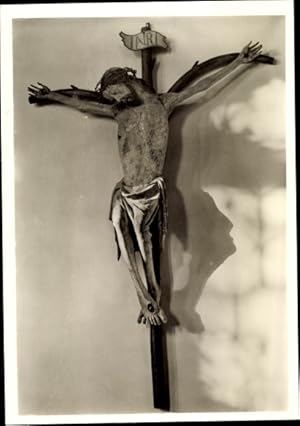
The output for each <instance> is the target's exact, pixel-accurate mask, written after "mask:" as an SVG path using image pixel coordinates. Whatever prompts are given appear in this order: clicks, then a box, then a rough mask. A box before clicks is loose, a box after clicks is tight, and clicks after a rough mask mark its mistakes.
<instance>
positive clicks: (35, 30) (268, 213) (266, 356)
mask: <svg viewBox="0 0 300 426" xmlns="http://www.w3.org/2000/svg"><path fill="white" fill-rule="evenodd" d="M148 21H149V22H151V24H152V28H153V29H154V30H157V31H159V32H161V33H163V34H164V35H165V36H166V37H167V39H168V40H169V42H170V51H168V52H164V53H161V54H159V55H158V56H157V61H158V62H159V66H158V67H157V87H158V91H166V90H168V88H169V87H170V86H171V85H172V84H173V83H174V81H175V80H176V79H177V78H178V77H179V76H181V75H182V74H183V73H184V72H185V71H186V70H187V69H189V68H190V67H191V66H192V65H193V63H194V62H195V61H196V60H199V62H201V61H204V60H206V59H209V58H211V57H214V56H217V55H220V54H224V53H230V52H237V51H239V50H240V49H241V48H242V47H243V46H244V45H245V44H246V43H247V42H248V41H250V40H253V41H256V40H258V41H260V42H262V43H263V45H264V47H265V51H267V52H270V54H273V55H275V56H276V57H277V58H279V63H278V64H277V65H276V66H260V67H257V68H256V69H255V70H253V71H251V72H249V73H248V74H245V75H244V76H243V77H241V78H239V79H238V80H237V81H236V82H234V83H233V84H232V85H231V86H230V87H228V88H227V89H226V90H224V91H223V92H222V93H221V94H220V95H218V97H217V98H216V99H214V100H212V101H210V102H209V103H208V104H207V105H205V106H203V107H201V108H200V107H198V106H197V103H196V98H195V99H194V101H195V102H194V103H192V102H189V105H188V106H185V107H184V108H180V109H178V111H177V112H176V113H175V114H174V115H173V116H172V117H171V120H170V141H169V150H168V156H167V162H166V168H165V176H166V180H167V183H168V194H169V211H170V214H169V222H170V225H169V234H168V240H167V247H166V251H165V253H164V257H163V260H162V286H163V289H164V290H163V291H164V295H165V301H164V303H165V305H166V309H167V310H170V309H171V312H172V316H174V317H176V318H177V323H178V324H177V325H176V321H175V320H174V321H170V325H169V333H168V356H169V363H170V385H171V401H172V409H173V410H174V411H189V410H190V411H215V410H217V411H219V410H231V409H234V410H239V409H246V410H248V409H249V410H255V409H282V408H285V407H286V383H287V382H286V364H287V359H286V352H285V350H284V348H285V346H286V324H285V321H284V318H285V310H284V305H285V303H284V298H285V276H284V256H282V255H281V251H280V250H281V249H282V247H284V246H283V241H284V235H285V233H284V223H285V218H284V209H285V206H284V197H285V191H284V186H285V154H284V150H283V144H282V142H284V141H282V139H280V138H277V139H276V138H275V139H274V140H270V138H268V136H269V134H268V133H267V132H266V133H263V132H261V133H260V134H259V136H260V137H258V138H256V139H255V138H253V134H251V131H252V130H251V126H250V125H249V126H248V125H247V124H245V123H244V124H243V118H242V117H237V119H236V120H235V121H234V122H233V121H232V122H230V120H231V119H232V114H231V115H230V114H229V113H228V114H227V116H226V117H227V118H226V120H227V124H226V120H225V119H224V117H225V115H226V114H225V113H224V110H225V109H226V105H227V106H228V105H236V104H237V103H238V105H239V109H238V110H239V111H243V109H242V108H244V109H245V106H246V107H247V105H252V104H251V99H252V98H251V96H252V95H253V93H254V91H255V90H256V89H259V88H261V87H266V91H265V92H264V93H265V94H266V96H263V97H262V99H263V102H266V105H267V106H266V105H263V107H262V109H263V111H265V114H266V115H264V114H261V115H259V116H258V119H256V120H253V121H254V123H255V125H256V123H257V122H258V121H259V122H260V124H262V126H261V127H262V128H263V129H264V128H268V127H273V128H274V129H278V128H281V127H282V126H283V125H282V123H281V121H280V120H283V118H282V116H280V114H279V115H278V117H277V120H276V121H274V122H272V123H271V124H270V122H269V121H270V120H269V119H268V114H269V112H270V110H271V109H272V108H271V107H272V105H273V104H274V97H275V101H276V102H277V103H278V102H279V103H280V101H282V102H283V99H282V98H280V94H281V92H279V91H276V90H272V87H275V88H276V87H277V86H276V84H277V83H278V84H279V88H281V87H282V85H283V80H284V42H285V41H284V19H283V18H281V17H268V16H266V17H235V18H233V17H228V18H223V17H222V18H218V17H214V18H209V17H207V18H198V17H197V18H196V17H195V18H149V17H145V18H144V19H139V18H135V19H121V18H118V19H98V18H97V19H96V18H95V19H35V20H28V19H27V20H15V21H14V26H13V29H14V32H13V38H14V40H13V43H14V44H13V55H14V119H15V173H16V176H15V188H16V238H17V241H16V253H17V321H18V328H17V336H18V379H19V404H20V413H21V414H70V413H72V414H77V413H106V412H107V413H108V412H138V411H153V409H152V385H151V371H150V348H149V330H148V329H146V328H145V327H142V326H138V325H137V323H136V318H137V315H138V312H139V307H138V303H137V299H136V296H135V292H134V289H133V285H132V284H131V281H130V277H129V273H128V271H127V269H126V267H125V264H124V263H123V261H122V260H121V261H120V262H117V259H116V246H115V241H114V235H113V229H112V225H111V223H110V222H109V221H108V211H109V203H110V196H111V191H112V188H113V186H114V184H115V182H117V181H118V180H119V179H120V178H121V177H122V171H121V167H120V163H119V158H118V149H117V126H116V124H115V123H114V122H112V121H110V120H108V119H96V118H90V117H86V116H85V115H83V114H80V113H79V112H77V111H73V110H71V109H67V108H64V107H57V106H51V107H45V108H36V107H34V106H32V105H29V103H28V102H27V86H28V85H29V84H31V83H35V82H37V81H40V82H42V83H44V84H47V85H48V86H49V87H50V88H52V89H58V88H65V87H68V86H69V85H70V84H74V85H77V86H78V87H81V88H87V89H93V88H94V87H95V85H96V83H97V81H98V80H99V79H100V77H101V75H102V74H103V72H104V71H105V70H106V69H107V68H109V67H111V66H129V67H132V68H135V69H137V70H138V74H139V75H140V73H141V65H140V55H139V54H138V53H134V52H131V51H129V50H127V49H126V48H125V47H124V46H123V44H122V42H121V39H120V37H119V35H118V33H119V32H120V31H124V32H125V33H127V34H135V33H137V32H139V30H140V28H141V27H142V26H143V25H144V24H145V23H146V22H148ZM274 80H275V83H274ZM272 82H273V83H274V84H275V86H274V85H273V86H272V84H273V83H272ZM276 82H277V83H276ZM269 84H270V86H268V85H269ZM276 96H277V98H276ZM269 97H270V99H273V101H270V102H271V103H270V105H269V107H268V104H267V101H268V99H269ZM253 102H254V101H253ZM220 104H221V105H223V107H224V108H223V110H222V109H221V111H220V109H218V107H219V106H220ZM224 105H225V106H224ZM253 105H254V103H253ZM232 110H233V109H231V110H230V111H232ZM246 112H247V110H246ZM221 113H222V114H223V115H220V114H221ZM224 114H225V115H224ZM246 116H249V114H248V115H247V114H246ZM216 117H217V118H218V117H219V124H220V123H221V124H222V125H221V124H220V125H218V120H216ZM220 117H221V118H220ZM222 117H223V118H222ZM220 120H221V121H220ZM222 120H223V121H222ZM224 120H225V121H224ZM239 120H240V121H239ZM224 123H225V124H224ZM228 123H229V124H228ZM241 123H242V124H241ZM264 123H266V125H264ZM222 126H223V127H222ZM263 138H265V140H264V139H263ZM279 139H280V143H279V145H276V143H277V142H278V140H279ZM274 211H275V213H274ZM232 224H233V229H232ZM230 232H231V235H232V236H233V237H234V243H235V246H236V252H235V253H234V250H235V248H234V245H233V242H232V239H231V237H230V235H229V233H230ZM263 232H264V235H265V233H269V234H272V235H273V234H274V233H275V234H276V235H277V237H276V238H277V239H276V247H277V251H276V249H274V247H273V246H272V248H271V249H270V250H271V254H269V255H268V256H269V257H267V258H266V257H265V256H267V255H266V253H267V254H268V249H266V244H267V242H266V241H265V240H263V239H262V234H263ZM262 241H264V244H262ZM268 241H269V240H268ZM272 241H274V237H273V240H272ZM268 247H270V246H268ZM270 250H269V251H270ZM272 250H273V251H272ZM274 250H275V251H274ZM278 250H279V251H278ZM225 260H226V262H225V263H224V264H222V263H223V262H224V261H225ZM274 263H275V265H274ZM274 269H275V272H274ZM270 271H271V272H270ZM249 289H250V290H251V291H250V290H249ZM244 296H245V297H244ZM246 296H247V297H246ZM264 318H268V321H267V323H266V322H264ZM204 328H205V330H204ZM254 378H255V379H254ZM274 389H278V391H274ZM274 392H275V393H274ZM276 392H277V393H276Z"/></svg>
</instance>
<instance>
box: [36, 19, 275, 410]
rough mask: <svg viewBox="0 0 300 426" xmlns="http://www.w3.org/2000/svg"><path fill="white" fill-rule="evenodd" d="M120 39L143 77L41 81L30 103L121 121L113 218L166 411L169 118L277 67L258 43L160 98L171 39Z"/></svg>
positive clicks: (149, 34) (193, 74)
mask: <svg viewBox="0 0 300 426" xmlns="http://www.w3.org/2000/svg"><path fill="white" fill-rule="evenodd" d="M120 36H121V38H122V41H123V43H124V45H125V46H126V47H127V48H128V49H130V50H133V51H141V56H142V78H139V77H137V75H136V74H137V72H136V70H133V69H131V68H128V67H123V68H121V67H113V68H109V69H108V70H107V71H106V72H105V73H104V74H103V76H102V77H101V79H100V81H99V82H98V83H97V85H96V87H95V90H84V89H80V88H78V87H76V86H74V85H71V86H70V88H68V89H59V90H50V89H49V87H47V86H46V85H44V84H42V83H37V85H31V86H30V87H29V88H28V90H29V102H30V103H32V104H37V105H48V104H60V105H66V106H69V107H72V108H75V109H77V110H79V111H81V112H83V113H85V114H91V115H93V116H97V117H99V118H100V117H107V118H110V119H112V120H114V121H115V122H116V123H117V127H118V136H117V137H118V146H119V154H120V160H121V164H122V169H123V174H124V176H123V179H122V180H121V181H120V182H118V183H117V184H116V186H115V188H114V190H113V193H112V199H111V207H110V215H109V217H110V219H111V221H112V224H113V229H114V232H115V239H116V243H117V250H118V258H119V257H120V256H121V255H122V257H123V259H124V261H125V262H126V265H127V267H128V270H129V274H130V276H131V280H132V283H133V285H134V288H135V291H136V295H137V300H138V303H139V306H140V308H139V313H138V316H137V322H138V323H140V324H146V325H149V326H150V334H151V339H150V342H151V362H152V382H153V400H154V407H155V408H159V409H163V410H167V411H168V410H169V409H170V395H169V381H168V364H167V353H166V336H165V323H166V322H167V316H166V314H165V312H164V309H163V292H162V290H163V285H162V286H161V283H160V255H161V252H162V249H163V246H164V240H165V236H166V232H167V219H168V212H167V190H166V184H165V180H164V177H163V170H164V162H165V156H166V151H167V144H168V128H169V117H170V115H171V114H172V113H173V112H174V111H175V110H176V107H177V106H179V105H180V104H181V103H182V102H184V101H185V100H186V99H189V98H191V97H192V96H195V97H196V96H197V103H198V104H199V105H200V104H203V103H205V102H207V101H208V100H209V99H211V98H212V97H214V96H216V95H217V94H218V93H219V92H220V91H221V90H222V89H223V88H224V87H226V86H227V85H228V84H229V83H230V82H232V81H233V80H234V79H235V78H236V77H238V76H239V75H240V74H241V73H243V72H244V71H246V70H248V69H252V68H253V67H255V66H256V65H257V64H258V63H259V62H260V63H269V64H273V63H275V61H274V59H273V58H272V57H270V56H268V55H262V54H261V50H262V45H261V44H259V42H257V43H254V44H253V43H252V42H250V43H248V44H247V45H246V46H245V47H244V48H243V49H242V50H241V52H240V53H231V54H226V55H222V56H218V57H215V58H212V59H209V60H207V61H205V62H203V63H200V64H199V63H198V61H197V62H196V63H195V64H194V66H193V67H192V68H191V69H190V70H188V71H187V72H186V73H185V74H184V75H183V76H181V77H180V78H179V79H178V80H177V81H176V82H175V83H174V84H173V85H172V87H171V88H170V89H169V91H167V92H165V93H157V91H156V89H155V87H154V86H153V67H154V62H155V60H154V58H153V53H154V51H155V50H156V51H158V49H165V48H167V47H168V43H167V40H166V37H165V36H163V35H162V34H160V33H158V32H156V31H153V30H152V29H151V26H150V24H149V23H147V24H146V26H145V27H143V28H141V31H140V33H138V34H135V35H127V34H125V33H124V32H121V33H120ZM195 80H197V81H196V82H195ZM192 83H194V84H192ZM137 257H139V258H140V261H141V265H140V266H142V268H143V272H144V273H143V274H141V271H140V268H139V264H138V261H137Z"/></svg>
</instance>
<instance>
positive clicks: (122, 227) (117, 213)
mask: <svg viewBox="0 0 300 426" xmlns="http://www.w3.org/2000/svg"><path fill="white" fill-rule="evenodd" d="M112 222H113V224H114V228H115V230H116V234H117V238H118V243H119V247H120V251H121V254H122V256H123V258H124V260H125V262H126V264H127V267H128V270H129V272H130V275H131V278H132V281H133V283H134V286H135V289H136V292H137V296H138V299H139V302H140V305H141V313H142V316H141V315H140V316H141V318H140V317H139V319H140V321H139V322H141V321H142V320H143V322H144V323H146V322H147V321H148V322H149V323H150V324H152V325H157V324H159V323H160V320H159V317H158V313H159V306H158V304H157V303H156V302H155V300H154V299H153V298H152V297H151V296H150V294H149V293H148V291H147V289H146V288H145V286H144V284H143V281H142V279H141V276H140V274H139V271H138V267H137V262H136V258H135V252H134V245H133V241H132V239H131V236H130V234H129V231H128V219H127V216H126V214H124V212H123V209H122V207H121V205H120V203H119V202H118V201H117V202H116V203H115V205H114V208H113V211H112Z"/></svg>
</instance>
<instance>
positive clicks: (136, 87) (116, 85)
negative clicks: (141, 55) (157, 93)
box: [95, 67, 153, 106]
mask: <svg viewBox="0 0 300 426" xmlns="http://www.w3.org/2000/svg"><path fill="white" fill-rule="evenodd" d="M135 74H136V71H134V70H132V69H131V68H119V67H114V68H109V69H108V70H107V71H106V72H105V73H104V74H103V76H102V78H101V80H100V81H99V83H98V84H97V86H96V89H95V90H96V91H98V92H99V93H100V94H101V96H102V97H103V98H104V99H105V100H107V101H108V102H110V103H113V104H118V105H124V106H138V105H141V104H142V103H143V101H144V97H145V96H146V95H147V94H149V93H153V90H152V89H151V88H150V87H149V86H147V85H146V83H145V82H144V81H143V80H142V79H139V78H137V77H136V76H135Z"/></svg>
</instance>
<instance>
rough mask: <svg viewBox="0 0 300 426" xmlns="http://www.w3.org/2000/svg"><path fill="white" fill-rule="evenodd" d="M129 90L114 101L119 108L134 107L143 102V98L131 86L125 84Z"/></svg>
mask: <svg viewBox="0 0 300 426" xmlns="http://www.w3.org/2000/svg"><path fill="white" fill-rule="evenodd" d="M127 87H128V88H129V90H130V94H129V95H127V96H126V97H124V98H123V99H121V101H120V102H116V103H115V105H116V107H117V108H118V109H119V110H122V109H124V108H130V107H136V106H139V105H142V104H143V100H142V99H141V98H140V97H139V95H138V94H137V93H136V91H135V90H134V88H133V87H132V86H129V85H128V86H127Z"/></svg>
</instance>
